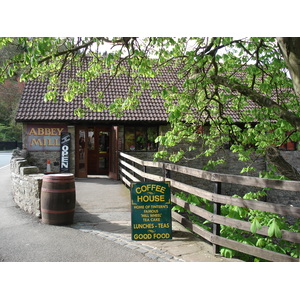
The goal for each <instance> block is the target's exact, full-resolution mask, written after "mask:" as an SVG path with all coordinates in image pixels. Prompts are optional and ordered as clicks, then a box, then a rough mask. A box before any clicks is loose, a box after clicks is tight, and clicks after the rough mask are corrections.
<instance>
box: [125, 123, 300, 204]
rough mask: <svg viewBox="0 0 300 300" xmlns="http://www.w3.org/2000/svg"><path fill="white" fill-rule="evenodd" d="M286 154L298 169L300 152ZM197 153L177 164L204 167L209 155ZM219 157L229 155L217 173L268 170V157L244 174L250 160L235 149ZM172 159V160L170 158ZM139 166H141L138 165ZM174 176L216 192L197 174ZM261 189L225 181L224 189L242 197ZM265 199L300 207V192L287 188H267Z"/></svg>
mask: <svg viewBox="0 0 300 300" xmlns="http://www.w3.org/2000/svg"><path fill="white" fill-rule="evenodd" d="M166 130H168V127H167V126H165V127H163V126H161V127H160V134H164V132H166ZM180 147H182V148H184V145H177V147H174V149H173V150H174V151H176V150H178V149H180ZM281 153H282V156H283V157H284V158H285V159H286V160H287V161H289V162H290V163H291V164H292V165H293V166H294V167H295V168H297V169H298V170H299V169H300V151H299V150H297V151H282V152H281ZM128 154H129V155H132V156H134V157H137V158H139V159H142V160H150V161H152V160H153V153H152V152H128ZM194 155H195V153H192V152H191V153H187V155H186V158H187V159H185V160H184V159H183V160H181V161H179V162H178V163H177V164H178V165H182V166H187V167H191V168H196V169H203V166H204V165H205V164H206V163H207V160H208V158H205V157H201V158H198V159H192V157H193V156H194ZM215 157H218V158H221V157H222V158H225V160H226V163H225V164H222V165H219V166H217V167H215V169H213V170H208V171H212V172H216V173H222V174H232V175H244V176H251V177H256V176H258V174H259V172H260V171H264V170H266V169H267V168H268V164H267V163H266V160H265V158H264V157H263V156H261V157H259V158H258V157H256V159H255V160H254V161H253V162H252V166H253V167H255V168H256V172H249V173H244V174H240V171H241V169H242V168H243V167H247V162H246V163H245V162H243V161H239V160H238V156H237V154H235V153H232V152H231V151H229V150H227V149H221V150H220V151H219V153H217V154H216V156H215ZM167 162H168V161H167ZM136 167H138V166H137V165H136ZM147 172H149V173H152V174H157V175H162V170H159V169H154V168H147ZM170 178H172V179H174V180H177V181H180V182H184V183H186V184H189V185H191V186H196V187H199V188H202V189H205V190H207V191H210V192H213V191H214V183H212V182H210V181H207V180H203V179H198V178H195V177H193V176H188V175H187V174H180V173H175V172H171V173H170ZM257 190H260V188H254V187H247V186H241V185H237V184H224V183H223V184H222V190H221V193H222V194H223V195H228V196H232V195H239V196H240V197H243V196H244V195H245V194H246V193H248V192H255V191H257ZM260 200H261V201H266V202H271V203H279V204H284V205H292V206H295V207H300V193H299V192H290V191H283V190H269V191H267V196H266V197H264V198H263V199H260Z"/></svg>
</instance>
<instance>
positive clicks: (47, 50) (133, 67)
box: [0, 37, 300, 178]
mask: <svg viewBox="0 0 300 300" xmlns="http://www.w3.org/2000/svg"><path fill="white" fill-rule="evenodd" d="M299 41H300V39H299V38H277V39H276V38H262V37H258V38H257V37H250V38H230V37H195V38H187V37H182V38H171V37H168V38H163V37H149V38H137V37H116V38H107V37H90V38H22V37H20V38H1V39H0V48H1V47H2V48H5V47H9V46H10V45H12V44H14V45H15V46H16V47H19V48H20V49H22V51H20V52H19V53H17V54H15V55H14V56H12V57H8V58H7V59H5V60H4V61H1V65H0V67H1V68H0V80H1V81H2V82H3V80H5V79H6V78H8V77H11V76H14V75H15V74H20V73H21V80H25V81H28V80H34V79H36V78H39V79H40V80H48V82H49V83H48V92H47V93H46V95H45V99H46V100H53V101H61V100H62V99H64V100H66V101H72V99H74V98H76V97H77V96H78V95H80V94H82V95H84V99H85V100H84V104H85V106H86V109H91V110H96V111H101V110H106V109H110V111H111V112H112V113H122V110H126V109H130V108H136V107H138V104H139V98H140V97H141V96H142V94H143V91H144V90H147V89H151V85H150V81H149V79H150V78H158V76H159V74H160V72H161V70H162V69H166V68H174V69H175V70H176V71H177V74H178V76H177V77H176V78H173V79H172V80H166V81H161V82H160V89H158V90H151V94H152V96H153V101H155V98H156V97H160V98H162V99H163V100H164V105H165V109H166V111H167V113H168V116H169V122H170V125H171V127H170V131H169V132H167V134H166V135H165V136H162V137H159V138H158V140H159V142H160V143H161V145H162V147H164V150H163V151H161V152H159V153H158V154H157V156H158V157H168V158H169V159H171V160H173V161H177V160H179V159H184V158H185V157H186V153H187V152H189V151H193V153H194V157H201V156H207V157H210V156H211V155H213V154H214V153H220V151H219V150H220V149H224V147H225V148H226V147H227V148H228V147H229V148H230V150H231V151H232V152H236V153H238V157H239V159H240V160H243V161H247V160H250V159H253V158H254V159H255V157H257V156H259V155H265V154H267V155H268V153H270V151H266V149H269V147H278V146H280V145H281V144H283V143H286V142H287V141H295V142H297V141H299V128H300V119H299V118H300V115H299V112H300V109H299V91H300V70H299V59H300V53H299V52H300V51H299V49H300V48H299V46H298V45H299ZM104 46H106V48H105V49H106V50H104ZM104 51H105V53H103V52H104ZM65 70H71V71H74V74H73V78H71V80H70V81H69V82H64V81H62V80H61V78H60V74H61V73H62V72H64V71H65ZM103 74H106V76H108V78H109V79H108V80H107V81H105V82H106V87H105V88H103V90H102V91H100V92H99V91H98V101H97V102H92V101H91V99H90V98H89V92H90V91H89V82H91V81H92V80H93V79H94V78H98V77H99V76H102V75H103ZM121 74H124V75H125V76H127V77H128V80H130V82H131V84H130V88H129V89H128V91H127V92H126V93H125V94H124V95H122V96H120V97H118V98H117V99H115V102H114V103H112V104H111V105H110V106H107V105H106V103H105V101H104V100H105V97H106V96H107V95H106V92H107V89H108V87H109V86H110V84H111V82H112V80H113V79H114V78H117V77H118V76H120V75H121ZM58 86H60V87H61V86H63V88H64V89H63V90H64V91H63V93H62V94H59V92H58V91H59V89H58ZM77 113H78V114H79V115H80V114H83V113H84V110H83V109H82V108H78V109H77ZM287 139H288V140H287ZM178 144H180V145H188V146H186V147H184V146H182V148H181V149H180V150H179V151H178V152H175V153H172V152H171V151H170V150H171V149H172V147H173V146H175V145H178ZM210 162H211V165H213V164H217V163H222V162H224V158H223V157H222V156H220V155H219V157H218V158H217V159H216V160H215V161H214V163H213V162H212V161H210ZM270 162H272V160H271V159H270ZM277 167H278V166H277ZM283 168H285V167H284V166H283ZM244 170H249V168H244ZM293 172H294V171H293ZM296 178H297V176H296Z"/></svg>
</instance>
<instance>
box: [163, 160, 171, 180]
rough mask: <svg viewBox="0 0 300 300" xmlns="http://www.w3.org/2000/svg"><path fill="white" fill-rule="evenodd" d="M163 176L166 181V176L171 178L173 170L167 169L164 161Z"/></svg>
mask: <svg viewBox="0 0 300 300" xmlns="http://www.w3.org/2000/svg"><path fill="white" fill-rule="evenodd" d="M162 177H163V181H166V178H171V171H170V170H166V165H165V164H164V163H163V166H162Z"/></svg>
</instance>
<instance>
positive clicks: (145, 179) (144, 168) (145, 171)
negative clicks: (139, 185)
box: [143, 166, 147, 182]
mask: <svg viewBox="0 0 300 300" xmlns="http://www.w3.org/2000/svg"><path fill="white" fill-rule="evenodd" d="M143 172H144V173H147V167H146V166H143ZM146 181H147V178H146V177H144V182H146Z"/></svg>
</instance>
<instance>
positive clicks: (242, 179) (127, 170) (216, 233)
mask: <svg viewBox="0 0 300 300" xmlns="http://www.w3.org/2000/svg"><path fill="white" fill-rule="evenodd" d="M148 167H150V168H155V170H156V173H158V174H152V173H150V172H147V168H148ZM171 172H177V173H182V174H185V175H189V176H193V177H196V178H200V179H204V180H208V181H210V182H212V183H213V184H215V191H214V192H209V191H206V190H204V189H201V188H198V187H194V186H191V185H188V184H185V183H183V182H179V181H176V180H174V179H171V178H170V177H171V176H170V174H171ZM159 174H160V175H159ZM120 177H121V179H122V181H123V182H124V183H125V184H126V185H127V186H130V184H131V182H138V181H147V180H150V181H165V180H167V181H170V182H171V187H172V188H175V189H177V190H180V191H183V192H186V193H188V194H193V195H196V196H199V197H202V198H205V199H207V200H209V201H210V202H212V203H213V204H214V211H213V213H211V212H209V211H207V210H205V209H203V208H201V207H199V206H196V205H193V204H190V203H188V202H186V201H184V200H182V199H180V198H178V197H176V196H175V195H172V202H173V203H174V204H176V205H179V206H180V207H182V208H185V209H187V210H189V211H191V212H192V213H193V214H195V215H197V216H199V217H201V218H204V219H206V220H208V221H210V222H211V223H212V224H213V227H212V228H213V229H212V232H210V231H208V230H206V229H204V228H202V227H200V226H199V225H197V224H194V223H192V222H191V221H190V220H188V219H187V218H185V217H184V216H182V215H181V214H179V213H177V212H175V211H172V217H173V219H175V220H176V221H177V222H179V223H181V224H182V225H184V226H185V227H187V228H189V229H190V230H192V231H193V232H194V233H196V234H198V235H200V236H201V237H202V238H204V239H206V240H207V241H209V242H211V243H212V245H213V248H214V252H215V254H216V253H218V250H219V247H220V246H222V247H227V248H230V249H233V250H236V251H238V252H243V253H245V254H249V255H252V256H255V257H259V258H262V259H266V260H268V261H280V262H281V261H283V262H288V261H299V259H297V258H294V257H291V256H289V255H285V254H281V253H277V252H274V251H270V250H266V249H261V248H259V247H256V246H252V245H247V244H244V243H240V242H237V241H234V240H230V239H227V238H224V237H221V236H220V225H225V226H230V227H233V228H237V229H241V230H244V231H248V232H250V226H251V222H247V221H242V220H237V219H232V218H229V217H225V216H221V215H220V207H221V205H225V204H229V205H234V206H239V207H244V208H249V209H254V210H259V211H264V212H270V213H277V214H280V215H285V216H292V217H296V218H299V217H300V207H292V206H287V205H282V204H275V203H266V202H262V201H252V200H246V199H241V198H236V197H231V196H226V195H222V194H221V193H220V192H221V184H222V183H232V184H239V185H244V186H251V187H260V188H271V189H278V190H285V191H296V192H298V191H300V183H299V182H297V181H288V180H285V181H282V180H276V179H264V178H257V177H249V176H239V175H227V174H219V173H214V172H208V171H203V170H199V169H194V168H189V167H184V166H179V165H175V164H170V163H162V162H153V161H144V160H141V159H139V158H136V157H133V156H131V155H128V154H126V153H123V152H121V153H120ZM281 232H282V237H281V239H282V240H285V241H289V242H292V243H299V244H300V234H299V233H296V232H291V231H287V230H281ZM257 233H258V234H260V235H263V236H268V227H267V226H262V228H261V229H258V230H257Z"/></svg>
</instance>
